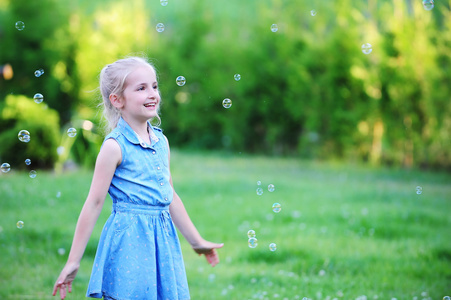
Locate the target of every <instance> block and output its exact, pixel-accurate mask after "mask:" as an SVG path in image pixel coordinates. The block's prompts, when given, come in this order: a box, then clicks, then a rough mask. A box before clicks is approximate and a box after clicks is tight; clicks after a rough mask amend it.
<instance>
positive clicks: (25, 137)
mask: <svg viewBox="0 0 451 300" xmlns="http://www.w3.org/2000/svg"><path fill="white" fill-rule="evenodd" d="M17 137H18V138H19V141H21V142H24V143H28V142H29V141H30V133H29V132H28V130H21V131H19V134H18V135H17Z"/></svg>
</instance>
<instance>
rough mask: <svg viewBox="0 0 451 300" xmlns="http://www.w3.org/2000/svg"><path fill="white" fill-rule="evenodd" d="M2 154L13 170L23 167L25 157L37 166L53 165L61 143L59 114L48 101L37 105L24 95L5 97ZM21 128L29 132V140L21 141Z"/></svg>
mask: <svg viewBox="0 0 451 300" xmlns="http://www.w3.org/2000/svg"><path fill="white" fill-rule="evenodd" d="M0 115H1V118H0V127H1V128H2V131H1V132H0V144H1V145H2V146H1V147H0V157H1V160H2V163H3V162H7V163H9V164H10V165H11V168H12V169H24V168H25V167H26V165H25V162H24V161H25V159H27V158H29V159H31V162H32V164H31V166H32V167H33V169H36V168H51V167H53V165H54V163H55V161H56V159H57V153H56V149H57V146H58V144H59V140H60V136H59V117H58V113H57V112H56V111H55V110H53V109H50V108H48V107H47V106H46V105H45V104H36V103H35V102H33V100H31V99H28V98H27V97H25V96H13V95H9V96H7V97H6V99H5V102H3V103H1V105H0ZM21 130H27V131H28V132H30V141H29V142H28V143H24V142H21V141H19V139H18V136H17V135H18V133H19V131H21Z"/></svg>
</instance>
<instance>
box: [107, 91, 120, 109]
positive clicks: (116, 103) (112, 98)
mask: <svg viewBox="0 0 451 300" xmlns="http://www.w3.org/2000/svg"><path fill="white" fill-rule="evenodd" d="M109 98H110V102H111V105H113V106H114V107H116V108H119V109H120V108H122V107H123V106H124V103H123V101H122V98H121V97H119V96H118V95H116V94H110V97H109Z"/></svg>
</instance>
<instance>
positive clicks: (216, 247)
mask: <svg viewBox="0 0 451 300" xmlns="http://www.w3.org/2000/svg"><path fill="white" fill-rule="evenodd" d="M222 247H224V243H221V244H215V246H214V247H212V248H215V249H219V248H222Z"/></svg>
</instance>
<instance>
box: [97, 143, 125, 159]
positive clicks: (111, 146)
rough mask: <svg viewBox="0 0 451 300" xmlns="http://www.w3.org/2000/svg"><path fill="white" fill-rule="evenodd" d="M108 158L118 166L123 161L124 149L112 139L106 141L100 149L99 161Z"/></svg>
mask: <svg viewBox="0 0 451 300" xmlns="http://www.w3.org/2000/svg"><path fill="white" fill-rule="evenodd" d="M100 158H108V159H109V160H112V161H113V162H116V163H117V164H120V162H121V161H122V149H121V147H120V146H119V143H118V142H117V141H116V140H115V139H114V138H112V137H110V138H107V139H105V142H104V143H103V145H102V147H101V148H100V152H99V156H98V159H100Z"/></svg>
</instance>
